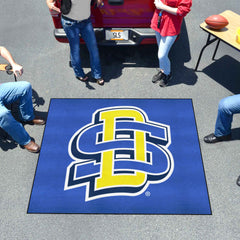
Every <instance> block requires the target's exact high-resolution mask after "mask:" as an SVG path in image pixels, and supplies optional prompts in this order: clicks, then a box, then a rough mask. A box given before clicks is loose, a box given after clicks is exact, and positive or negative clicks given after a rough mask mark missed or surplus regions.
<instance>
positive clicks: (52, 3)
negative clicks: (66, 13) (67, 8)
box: [46, 0, 61, 13]
mask: <svg viewBox="0 0 240 240" xmlns="http://www.w3.org/2000/svg"><path fill="white" fill-rule="evenodd" d="M46 3H47V6H48V8H49V9H50V10H52V11H54V12H56V13H61V10H60V8H58V7H56V6H55V1H53V0H47V1H46Z"/></svg>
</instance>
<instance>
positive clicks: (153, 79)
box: [152, 70, 163, 83]
mask: <svg viewBox="0 0 240 240" xmlns="http://www.w3.org/2000/svg"><path fill="white" fill-rule="evenodd" d="M162 74H163V72H162V71H161V70H159V71H158V73H157V74H155V75H154V76H153V78H152V82H153V83H156V82H158V81H160V80H161V78H162Z"/></svg>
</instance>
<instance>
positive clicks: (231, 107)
mask: <svg viewBox="0 0 240 240" xmlns="http://www.w3.org/2000/svg"><path fill="white" fill-rule="evenodd" d="M235 113H240V94H238V95H234V96H230V97H226V98H223V99H222V100H221V101H220V102H219V105H218V115H217V120H216V125H215V132H214V134H215V136H217V137H221V136H225V135H228V134H230V133H231V124H232V120H233V114H235Z"/></svg>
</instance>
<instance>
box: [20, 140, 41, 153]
mask: <svg viewBox="0 0 240 240" xmlns="http://www.w3.org/2000/svg"><path fill="white" fill-rule="evenodd" d="M23 147H24V148H25V149H27V150H28V151H29V152H32V153H38V152H39V151H40V147H39V146H38V145H37V144H36V143H35V142H34V141H32V140H31V141H30V142H29V143H28V144H27V145H24V146H23Z"/></svg>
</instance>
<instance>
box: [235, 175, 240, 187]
mask: <svg viewBox="0 0 240 240" xmlns="http://www.w3.org/2000/svg"><path fill="white" fill-rule="evenodd" d="M236 183H237V185H238V186H239V187H240V176H239V177H238V179H237V182H236Z"/></svg>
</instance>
